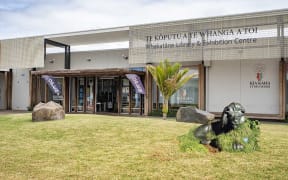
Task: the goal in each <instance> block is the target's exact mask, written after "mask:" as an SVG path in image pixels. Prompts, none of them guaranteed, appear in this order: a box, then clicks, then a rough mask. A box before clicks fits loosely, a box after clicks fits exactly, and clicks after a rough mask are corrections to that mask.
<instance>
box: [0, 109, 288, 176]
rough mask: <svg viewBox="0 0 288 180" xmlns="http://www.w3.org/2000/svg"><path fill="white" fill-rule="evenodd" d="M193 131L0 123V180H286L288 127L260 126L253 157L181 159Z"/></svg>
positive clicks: (21, 118) (154, 121)
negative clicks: (181, 145)
mask: <svg viewBox="0 0 288 180" xmlns="http://www.w3.org/2000/svg"><path fill="white" fill-rule="evenodd" d="M196 126H199V125H198V124H188V123H177V122H175V120H174V119H169V120H168V121H164V120H161V118H141V117H118V116H100V115H66V119H65V120H58V121H49V122H38V123H33V122H31V114H15V115H1V116H0V137H1V140H0V179H5V180H6V179H13V180H14V179H134V178H138V179H231V178H233V179H285V178H286V179H287V172H288V164H287V163H288V133H287V132H288V126H287V124H284V123H263V122H261V126H260V128H261V135H260V142H259V145H260V151H255V152H252V153H229V152H220V153H201V152H189V153H184V152H182V151H180V148H179V142H178V140H177V137H178V136H181V135H183V134H186V133H187V132H188V131H189V129H191V128H192V127H196Z"/></svg>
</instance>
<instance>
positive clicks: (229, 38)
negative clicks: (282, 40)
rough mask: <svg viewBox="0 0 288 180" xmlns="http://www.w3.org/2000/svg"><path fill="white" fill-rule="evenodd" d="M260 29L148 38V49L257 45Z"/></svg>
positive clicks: (186, 33)
mask: <svg viewBox="0 0 288 180" xmlns="http://www.w3.org/2000/svg"><path fill="white" fill-rule="evenodd" d="M257 33H258V27H243V28H237V29H232V28H230V29H217V30H205V31H192V32H183V33H170V34H161V33H160V34H156V35H153V36H152V35H149V36H146V48H147V49H158V48H176V47H191V48H193V47H197V46H209V45H231V44H243V43H256V40H257V38H256V36H255V35H256V34H257Z"/></svg>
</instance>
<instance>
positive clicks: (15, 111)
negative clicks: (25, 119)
mask: <svg viewBox="0 0 288 180" xmlns="http://www.w3.org/2000/svg"><path fill="white" fill-rule="evenodd" d="M20 113H32V111H24V110H0V115H1V114H20Z"/></svg>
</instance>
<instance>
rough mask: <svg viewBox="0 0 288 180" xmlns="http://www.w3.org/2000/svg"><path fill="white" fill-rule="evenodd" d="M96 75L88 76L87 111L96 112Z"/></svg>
mask: <svg viewBox="0 0 288 180" xmlns="http://www.w3.org/2000/svg"><path fill="white" fill-rule="evenodd" d="M94 84H95V81H94V77H89V78H87V83H86V112H90V113H93V112H94Z"/></svg>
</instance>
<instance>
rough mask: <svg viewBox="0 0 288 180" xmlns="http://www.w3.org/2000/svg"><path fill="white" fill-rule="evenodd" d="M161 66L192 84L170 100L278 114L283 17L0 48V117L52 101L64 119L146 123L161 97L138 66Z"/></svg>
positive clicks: (284, 49)
mask: <svg viewBox="0 0 288 180" xmlns="http://www.w3.org/2000/svg"><path fill="white" fill-rule="evenodd" d="M165 59H168V60H169V61H170V62H171V63H175V62H177V63H180V64H181V65H182V68H188V69H189V72H188V73H191V74H195V76H194V77H193V78H192V79H191V80H189V81H188V82H187V83H186V84H185V85H184V86H183V87H182V88H181V89H179V90H178V91H177V92H176V93H175V94H173V95H172V96H171V98H170V101H169V106H170V110H172V111H177V109H178V108H179V107H183V106H197V107H198V108H199V109H202V110H206V111H209V112H211V113H214V114H215V115H219V116H220V115H221V112H222V110H223V108H224V107H225V106H227V105H228V104H230V103H231V102H238V103H240V104H242V105H243V107H244V108H245V110H246V116H247V117H250V118H257V119H275V120H284V119H285V116H286V114H288V106H287V104H288V93H287V86H288V73H287V71H288V70H287V68H286V67H287V63H288V9H282V10H272V11H264V12H255V13H246V14H237V15H227V16H217V17H207V18H199V19H185V20H179V21H171V22H159V23H151V24H142V25H132V26H124V27H113V28H106V29H95V30H89V31H79V32H68V33H60V34H48V35H43V36H34V37H23V38H15V39H2V40H0V110H28V109H31V108H33V106H35V105H36V104H38V103H39V102H48V101H51V100H53V101H55V102H58V103H60V104H61V105H62V106H63V107H64V109H65V112H66V113H93V114H115V115H123V114H124V115H139V116H147V115H151V114H153V112H157V111H161V108H162V103H163V97H162V95H161V93H160V91H159V89H158V88H157V86H156V84H155V82H154V80H153V78H152V76H151V74H150V73H149V72H148V71H147V69H146V66H147V65H148V64H152V65H158V64H159V62H161V61H163V60H165Z"/></svg>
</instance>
